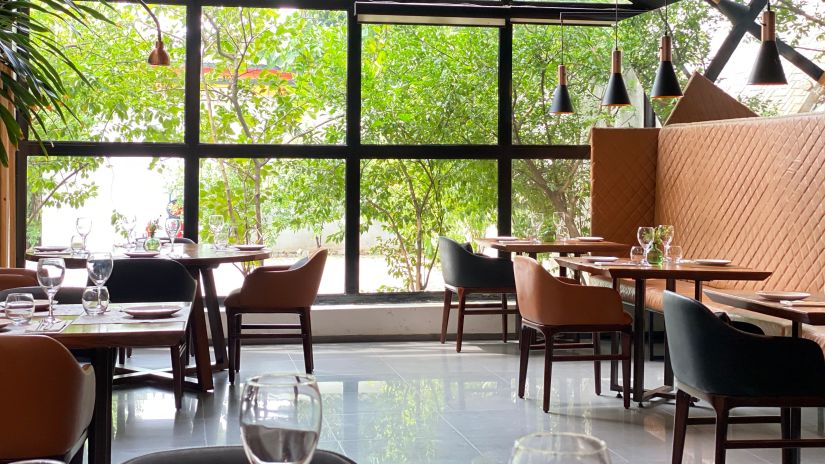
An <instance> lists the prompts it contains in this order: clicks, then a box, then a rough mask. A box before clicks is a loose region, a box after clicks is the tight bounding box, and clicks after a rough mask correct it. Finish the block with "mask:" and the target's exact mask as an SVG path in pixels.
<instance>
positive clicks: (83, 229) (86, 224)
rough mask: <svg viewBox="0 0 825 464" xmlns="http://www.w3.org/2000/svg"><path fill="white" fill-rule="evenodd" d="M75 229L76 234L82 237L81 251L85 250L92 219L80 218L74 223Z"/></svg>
mask: <svg viewBox="0 0 825 464" xmlns="http://www.w3.org/2000/svg"><path fill="white" fill-rule="evenodd" d="M75 228H76V229H77V233H78V234H80V236H81V237H83V249H84V250H85V249H86V237H87V236H88V235H89V233H90V232H91V231H92V218H90V217H86V216H81V217H79V218H77V220H76V221H75Z"/></svg>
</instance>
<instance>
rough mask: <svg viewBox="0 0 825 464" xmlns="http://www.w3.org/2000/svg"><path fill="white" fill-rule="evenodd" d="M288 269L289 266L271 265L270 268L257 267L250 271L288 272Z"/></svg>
mask: <svg viewBox="0 0 825 464" xmlns="http://www.w3.org/2000/svg"><path fill="white" fill-rule="evenodd" d="M289 267H290V265H289V264H273V265H270V266H258V267H256V268H255V269H254V270H253V271H252V273H256V272H273V271H287V270H289Z"/></svg>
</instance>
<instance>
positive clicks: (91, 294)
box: [80, 287, 109, 316]
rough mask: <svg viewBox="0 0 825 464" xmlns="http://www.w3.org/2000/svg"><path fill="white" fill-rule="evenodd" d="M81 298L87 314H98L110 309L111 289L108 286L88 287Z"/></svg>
mask: <svg viewBox="0 0 825 464" xmlns="http://www.w3.org/2000/svg"><path fill="white" fill-rule="evenodd" d="M80 300H81V303H82V304H83V310H84V311H86V314H88V315H90V316H98V315H100V314H103V313H105V312H106V310H107V309H109V289H108V288H106V287H86V288H85V289H84V290H83V295H82V296H81V298H80Z"/></svg>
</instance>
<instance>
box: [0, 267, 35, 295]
mask: <svg viewBox="0 0 825 464" xmlns="http://www.w3.org/2000/svg"><path fill="white" fill-rule="evenodd" d="M38 285H40V284H39V283H38V282H37V272H35V271H33V270H31V269H20V268H0V290H7V289H9V288H17V287H35V286H38Z"/></svg>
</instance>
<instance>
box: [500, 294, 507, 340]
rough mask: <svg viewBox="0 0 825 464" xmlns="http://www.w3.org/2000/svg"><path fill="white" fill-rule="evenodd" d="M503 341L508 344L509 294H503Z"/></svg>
mask: <svg viewBox="0 0 825 464" xmlns="http://www.w3.org/2000/svg"><path fill="white" fill-rule="evenodd" d="M501 311H502V313H501V341H503V342H504V343H507V313H506V311H507V294H505V293H502V294H501Z"/></svg>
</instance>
